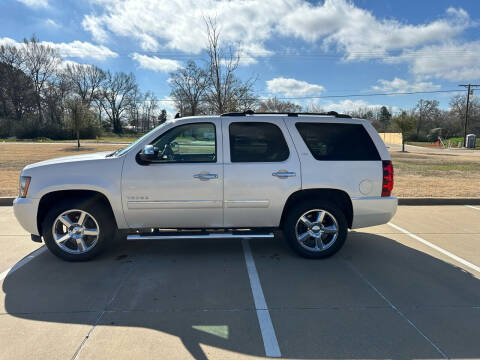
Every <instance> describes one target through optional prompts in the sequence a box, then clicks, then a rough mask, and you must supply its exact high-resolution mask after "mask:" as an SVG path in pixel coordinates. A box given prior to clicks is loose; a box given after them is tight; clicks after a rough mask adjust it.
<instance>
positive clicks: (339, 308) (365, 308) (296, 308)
mask: <svg viewBox="0 0 480 360" xmlns="http://www.w3.org/2000/svg"><path fill="white" fill-rule="evenodd" d="M404 308H406V309H408V310H411V311H419V310H456V309H459V310H465V309H467V310H477V309H480V305H470V306H455V305H445V306H442V305H439V306H423V305H422V306H415V305H414V306H408V307H404ZM268 309H269V310H270V311H310V310H320V311H372V310H385V309H390V306H388V305H386V306H381V305H372V306H331V307H329V306H291V307H289V306H283V307H271V306H270V307H269V308H268ZM254 311H256V309H253V308H251V309H201V308H200V309H113V310H78V311H26V312H21V311H20V312H0V316H2V315H13V316H16V315H59V314H69V315H70V314H94V313H100V312H104V313H105V314H122V313H137V312H138V313H154V314H156V313H197V312H254Z"/></svg>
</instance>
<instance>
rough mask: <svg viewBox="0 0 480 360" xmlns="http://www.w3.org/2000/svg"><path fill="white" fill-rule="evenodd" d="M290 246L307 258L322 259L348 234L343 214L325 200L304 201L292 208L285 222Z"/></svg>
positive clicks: (332, 251) (333, 251)
mask: <svg viewBox="0 0 480 360" xmlns="http://www.w3.org/2000/svg"><path fill="white" fill-rule="evenodd" d="M283 230H284V234H285V237H286V238H287V241H288V243H289V245H290V247H291V248H292V249H293V250H295V251H296V252H297V253H298V254H300V255H301V256H303V257H306V258H313V259H319V258H325V257H328V256H331V255H333V254H335V253H336V252H337V251H338V250H340V249H341V247H342V246H343V244H344V243H345V239H346V237H347V232H348V225H347V221H346V219H345V215H344V213H343V211H342V210H340V209H339V208H338V207H337V206H335V205H334V204H332V203H330V202H328V201H321V200H318V201H306V202H302V203H300V204H298V205H296V206H294V207H292V208H291V209H290V210H289V211H288V214H287V217H286V221H285V224H284V228H283Z"/></svg>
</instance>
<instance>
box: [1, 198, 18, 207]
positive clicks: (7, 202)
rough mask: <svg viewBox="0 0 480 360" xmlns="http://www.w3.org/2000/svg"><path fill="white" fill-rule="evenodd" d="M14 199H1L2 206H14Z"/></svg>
mask: <svg viewBox="0 0 480 360" xmlns="http://www.w3.org/2000/svg"><path fill="white" fill-rule="evenodd" d="M13 200H15V198H14V197H0V206H12V205H13Z"/></svg>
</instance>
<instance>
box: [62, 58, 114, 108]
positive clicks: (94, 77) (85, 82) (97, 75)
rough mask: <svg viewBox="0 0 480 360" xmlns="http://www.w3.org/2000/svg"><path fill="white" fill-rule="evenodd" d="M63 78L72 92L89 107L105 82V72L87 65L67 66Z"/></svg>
mask: <svg viewBox="0 0 480 360" xmlns="http://www.w3.org/2000/svg"><path fill="white" fill-rule="evenodd" d="M63 76H64V77H65V78H66V79H67V80H68V82H69V83H70V85H71V88H72V91H73V92H74V93H75V94H77V95H78V96H79V97H80V100H81V101H82V103H83V104H84V105H85V106H87V107H90V105H91V103H92V101H93V100H94V99H95V97H96V96H97V92H98V91H99V89H100V86H101V85H102V83H103V81H104V80H105V72H104V71H103V70H102V69H100V68H98V67H96V66H94V65H87V64H67V66H66V68H65V70H64V71H63Z"/></svg>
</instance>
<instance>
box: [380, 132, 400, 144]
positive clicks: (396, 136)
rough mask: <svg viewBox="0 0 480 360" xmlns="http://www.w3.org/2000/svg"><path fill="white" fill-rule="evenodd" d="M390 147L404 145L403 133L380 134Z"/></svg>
mask: <svg viewBox="0 0 480 360" xmlns="http://www.w3.org/2000/svg"><path fill="white" fill-rule="evenodd" d="M378 135H380V137H381V138H382V140H383V142H384V143H385V144H388V145H402V133H378Z"/></svg>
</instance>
